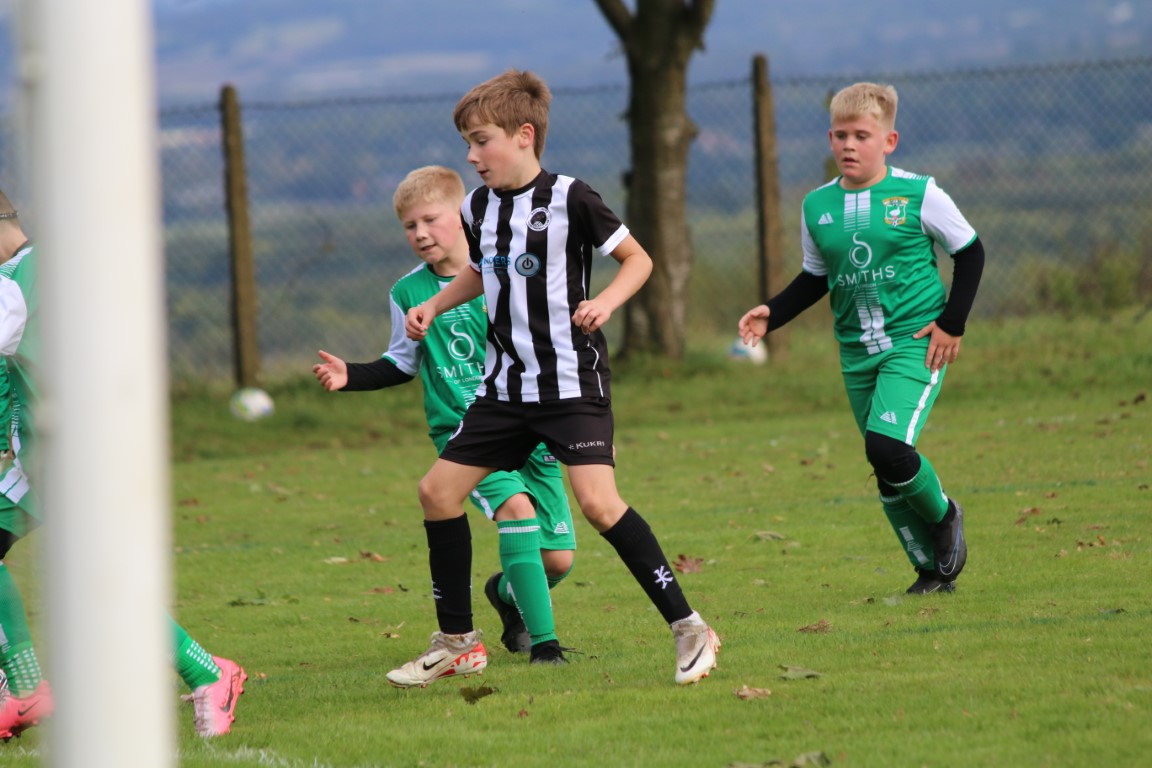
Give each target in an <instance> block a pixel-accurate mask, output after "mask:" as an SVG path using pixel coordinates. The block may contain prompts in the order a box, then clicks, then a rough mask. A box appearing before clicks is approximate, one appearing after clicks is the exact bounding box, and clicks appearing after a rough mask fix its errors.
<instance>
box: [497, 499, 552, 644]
mask: <svg viewBox="0 0 1152 768" xmlns="http://www.w3.org/2000/svg"><path fill="white" fill-rule="evenodd" d="M496 528H497V531H498V533H499V535H500V565H501V567H503V569H504V576H505V578H506V579H507V581H508V585H509V588H508V591H509V592H511V593H512V596H513V597H515V598H516V603H515V604H516V607H517V608H518V609H519V610H520V615H521V616H522V617H524V626H525V627H527V629H528V634H529V635H530V636H531V637H532V644H533V645H536V644H537V643H542V642H544V641H545V640H555V639H556V622H555V618H554V617H553V616H552V598H550V597H549V596H548V580H547V578H546V577H545V575H544V563H542V562H541V561H540V525H539V523H537V522H536V518H534V517H532V518H528V519H526V520H504V521H503V522H498V523H496Z"/></svg>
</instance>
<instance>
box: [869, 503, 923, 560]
mask: <svg viewBox="0 0 1152 768" xmlns="http://www.w3.org/2000/svg"><path fill="white" fill-rule="evenodd" d="M880 504H881V505H883V507H884V514H885V515H887V516H888V522H889V523H890V524H891V525H892V530H894V531H896V537H897V538H898V539H900V544H901V546H903V547H904V553H905V554H906V555H908V561H909V562H910V563H912V565H913V566H914V567H916V568H923V569H925V570H929V571H930V570H932V569H933V568H934V567H935V565H934V561H933V560H932V535H931V533H930V532H929V531H928V524H927V523H925V522H924V520H923V519H922V518H921V517H920V515H918V514H916V511H915V510H914V509H912V506H911V505H910V504H909V503H908V502H907V501H905V499H904V497H903V496H899V495H897V496H884V495H883V494H881V496H880Z"/></svg>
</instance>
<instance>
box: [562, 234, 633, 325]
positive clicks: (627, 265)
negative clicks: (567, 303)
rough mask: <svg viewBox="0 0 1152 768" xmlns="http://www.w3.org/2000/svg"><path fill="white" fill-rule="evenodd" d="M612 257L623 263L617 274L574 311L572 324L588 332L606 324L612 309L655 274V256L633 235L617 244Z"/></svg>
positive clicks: (615, 308)
mask: <svg viewBox="0 0 1152 768" xmlns="http://www.w3.org/2000/svg"><path fill="white" fill-rule="evenodd" d="M612 258H613V259H615V260H616V262H617V263H618V264H619V265H620V269H619V270H618V271H617V272H616V276H615V277H613V278H612V281H611V282H610V283H608V285H607V286H605V288H604V290H602V291H600V293H599V294H597V295H596V296H593V297H592V298H591V299H585V300H584V301H582V302H580V304H579V306H577V307H576V312H575V314H573V315H572V324H573V325H575V326H576V327H578V328H579V329H580V330H582V331H583V332H584V333H592V332H593V331H596V330H598V329H600V328H601V327H603V326H604V324H605V323H607V322H608V319H609V318H610V317H612V313H613V312H615V311H616V310H617V309H619V308H620V306H621V305H623V304H624V302H626V301H628V299H630V298H632V297H633V296H634V295H636V292H637V291H638V290H640V288H641V286H643V285H644V283H645V281H647V280H648V276H649V275H651V274H652V257H651V256H649V255H648V252H647V251H645V250H644V248H643V247H641V245H640V243H638V242H637V241H636V238H635V237H633V236H632V235H628V236H627V237H625V238H624V239H623V240H622V241H621V242H620V245H618V246H616V249H615V250H613V251H612Z"/></svg>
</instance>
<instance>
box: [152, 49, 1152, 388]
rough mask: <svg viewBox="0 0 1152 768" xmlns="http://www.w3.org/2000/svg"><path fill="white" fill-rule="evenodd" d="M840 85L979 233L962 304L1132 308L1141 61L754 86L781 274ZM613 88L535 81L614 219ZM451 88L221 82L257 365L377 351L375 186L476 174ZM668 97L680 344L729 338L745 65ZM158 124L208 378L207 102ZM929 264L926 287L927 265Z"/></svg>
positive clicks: (750, 275)
mask: <svg viewBox="0 0 1152 768" xmlns="http://www.w3.org/2000/svg"><path fill="white" fill-rule="evenodd" d="M854 80H876V81H881V82H891V83H893V84H894V85H896V87H897V89H898V91H899V93H900V100H901V103H900V113H899V117H898V120H897V129H898V130H899V131H900V145H899V147H898V149H897V150H896V153H895V154H894V155H893V156H892V158H891V163H892V164H893V165H895V166H897V167H902V168H906V169H908V170H913V171H916V172H919V173H928V174H932V175H934V176H936V178H937V181H938V182H939V183H940V185H941V186H942V187H943V188H944V189H945V191H947V192H949V193H950V194H951V195H952V197H953V198H954V199H955V200H956V202H957V204H958V205H959V206H960V208H961V210H962V211H964V212H965V214H966V215H967V217H968V218H969V220H970V221H971V222H972V224H973V225H974V226H975V227H976V229H977V230H978V231H979V232H980V234H981V237H982V238H983V240H984V243H985V247H986V250H987V254H988V262H987V267H986V271H985V278H984V282H983V285H982V288H981V293H980V296H979V297H978V299H977V304H976V307H975V310H974V314H975V316H976V317H995V316H1005V315H1012V314H1022V313H1040V312H1046V311H1054V310H1055V311H1065V312H1066V311H1073V312H1094V313H1095V312H1103V311H1112V310H1116V309H1119V308H1122V307H1132V306H1145V305H1149V303H1150V302H1152V217H1150V216H1149V212H1150V209H1152V59H1137V60H1123V61H1112V62H1105V63H1078V64H1069V65H1062V66H1045V67H1035V68H1022V69H1021V68H1017V69H1005V70H982V71H966V72H951V73H932V74H916V73H897V74H884V73H860V74H859V75H858V76H855V77H837V78H829V77H821V78H798V79H789V80H778V81H774V82H773V92H774V96H773V101H774V105H775V114H776V127H777V140H778V157H779V172H780V185H781V189H780V191H781V199H782V201H783V211H782V214H783V228H784V232H785V252H786V257H785V258H786V263H787V269H786V273H787V274H788V275H789V276H791V275H792V274H795V273H796V272H797V271H798V270H799V266H800V249H799V231H798V230H799V206H800V201H801V199H802V197H803V195H804V194H805V193H806V192H807V191H808V190H810V189H811V188H813V187H815V186H817V185H818V184H820V183H822V182H823V181H824V180H826V178H828V176H827V174H828V172H829V171H828V165H827V161H828V152H827V139H826V133H827V128H828V119H827V111H826V106H825V105H826V102H827V98H828V97H829V95H830V94H831V93H832V92H833V91H835V90H836V89H838V88H840V87H842V86H844V85H846V84H848V83H850V82H852V81H854ZM627 95H628V93H627V86H626V85H623V84H621V85H619V86H616V87H599V88H556V89H555V90H554V100H553V111H552V118H551V125H550V129H549V135H548V143H547V149H546V152H545V155H544V159H543V164H544V167H545V168H547V169H549V170H553V171H557V172H562V173H568V174H571V175H575V176H579V177H581V178H583V179H584V180H586V181H588V182H589V183H590V184H591V185H592V186H593V187H594V188H595V189H597V190H598V191H599V192H600V193H601V194H602V195H603V196H604V198H605V200H606V201H607V203H608V204H609V205H610V206H611V207H612V208H614V209H615V210H617V211H618V212H621V213H622V212H623V211H624V189H623V184H622V179H623V176H624V174H625V173H626V171H627V169H628V165H629V156H628V134H627V123H626V120H625V116H624V112H625V109H626V104H627ZM458 96H459V94H451V95H444V96H429V97H422V98H386V97H381V98H361V99H339V100H331V101H313V102H308V103H275V104H274V103H261V102H250V103H244V102H243V93H241V94H240V98H241V105H242V116H243V125H244V140H245V153H246V158H247V182H248V194H249V199H250V210H251V228H252V232H253V250H254V254H255V260H256V270H257V278H258V283H259V302H260V313H259V335H260V345H261V352H262V356H263V371H264V376H265V378H266V379H267V378H279V377H284V376H291V375H300V374H303V373H304V372H305V371H307V370H308V367H309V366H310V365H311V363H312V362H313V359H314V358H315V351H316V350H317V349H321V348H323V349H327V350H329V351H331V352H334V353H336V354H338V355H341V356H343V357H346V358H347V359H352V360H366V359H371V358H374V357H376V356H377V355H379V354H380V352H382V351H383V349H384V348H385V347H386V346H387V341H388V336H389V333H390V328H389V317H388V289H389V288H390V286H391V285H392V283H393V281H394V280H396V279H397V278H398V277H400V276H401V275H402V274H404V273H405V272H406V271H407V270H408V269H410V268H411V267H412V266H413V265H414V264H415V257H414V256H413V255H412V254H411V252H410V251H409V249H408V246H407V243H406V241H405V238H404V235H403V232H402V230H401V228H400V226H399V225H398V223H397V221H396V218H395V216H394V214H393V211H392V204H391V198H392V191H393V190H394V188H395V186H396V184H397V183H398V182H399V181H400V180H401V179H402V178H403V177H404V175H405V174H406V173H407V172H408V171H409V170H411V169H412V168H414V167H416V166H420V165H426V164H431V163H437V164H442V165H447V166H449V167H452V168H455V169H457V170H458V171H459V172H460V173H461V175H462V176H463V177H464V179H465V183H466V184H467V185H469V186H472V185H474V184H476V183H479V182H478V179H477V177H476V176H475V174H474V173H473V172H472V171H471V169H470V168H469V167H467V164H466V162H465V147H464V144H463V142H462V140H461V139H460V137H459V136H458V135H457V133H456V131H455V129H454V127H453V125H452V117H451V115H452V108H453V106H454V105H455V103H456V100H457V98H458ZM688 105H689V112H690V114H691V116H692V118H693V119H694V120H695V121H696V123H697V125H698V126H699V129H700V132H699V135H698V137H697V139H696V141H695V143H694V145H693V148H692V153H691V157H690V162H689V175H688V179H689V190H688V201H689V212H688V216H689V219H690V225H691V230H692V236H693V243H694V250H695V268H694V273H693V274H694V276H693V282H692V290H691V304H690V306H689V310H688V316H689V318H690V323H689V325H690V327H691V329H692V331H691V336H690V338H689V349H690V350H691V349H692V347H693V345H694V344H714V343H716V340H717V339H724V338H728V339H730V338H734V336H735V323H736V320H737V319H738V318H739V316H740V315H741V314H742V313H743V312H744V310H746V309H747V308H748V307H750V306H752V305H753V304H755V303H757V302H758V301H759V297H758V296H757V294H756V291H757V288H756V285H757V280H756V275H757V269H758V267H757V258H758V256H757V253H756V205H757V201H756V195H755V189H754V170H755V168H754V154H753V153H754V148H753V147H754V143H753V135H752V132H753V117H752V80H751V62H750V67H749V73H748V76H747V77H741V78H736V79H733V80H731V81H727V82H717V83H711V84H706V85H699V86H695V87H693V88H691V89H690V91H689V95H688ZM160 128H161V145H162V174H163V185H164V216H165V227H166V259H167V265H168V272H167V274H168V277H167V279H168V292H169V296H168V301H169V317H170V341H171V362H172V370H173V375H174V377H176V378H195V379H216V378H219V379H227V378H229V377H230V376H231V372H232V359H233V358H232V340H231V320H230V303H229V302H230V286H229V263H228V231H227V222H226V219H225V203H224V182H223V178H224V169H223V155H222V151H221V135H220V112H219V108H218V106H217V105H205V106H203V107H192V108H187V107H185V108H180V109H169V110H165V111H163V112H162V113H161V116H160ZM653 255H654V257H655V258H659V254H653ZM941 268H942V271H943V274H944V275H945V279H946V280H947V278H948V276H949V274H950V271H951V262H950V260H949V259H948V258H947V257H943V258H941ZM610 269H611V265H610V264H607V263H606V264H605V268H604V269H602V270H601V274H602V275H603V274H604V273H605V272H606V271H608V270H610ZM1143 323H1146V324H1148V325H1150V326H1152V318H1147V319H1144V320H1143ZM617 330H618V329H617Z"/></svg>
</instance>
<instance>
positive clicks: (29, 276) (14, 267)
mask: <svg viewBox="0 0 1152 768" xmlns="http://www.w3.org/2000/svg"><path fill="white" fill-rule="evenodd" d="M36 272H37V270H36V255H35V251H34V250H33V248H32V246H31V245H25V246H24V247H23V248H21V249H20V250H18V251H17V252H16V253H15V255H13V256H12V258H11V259H9V260H8V261H6V262H4V263H3V264H2V265H0V355H3V356H4V365H3V366H0V378H2V379H3V381H2V383H0V391H3V390H6V391H7V397H6V399H5V401H4V403H3V407H2V411H0V418H4V421H5V424H7V423H8V420H9V418H10V417H11V416H12V415H15V417H16V419H15V421H14V422H13V423H12V429H13V430H16V429H17V428H18V429H19V432H20V433H21V434H22V435H24V436H25V442H26V441H27V437H28V435H29V433H30V431H31V430H30V429H29V426H30V425H29V423H28V422H29V419H30V417H31V414H30V413H27V412H26V411H27V410H28V406H29V405H32V404H33V401H34V399H35V398H36V396H37V393H38V390H37V388H36V382H35V379H34V376H33V370H34V369H35V368H36V367H37V366H38V365H39V364H40V346H39V333H38V325H37V323H38V321H37V317H36V308H37V301H36V299H37V295H36V290H37V288H36ZM11 434H12V433H11V432H9V435H11Z"/></svg>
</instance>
